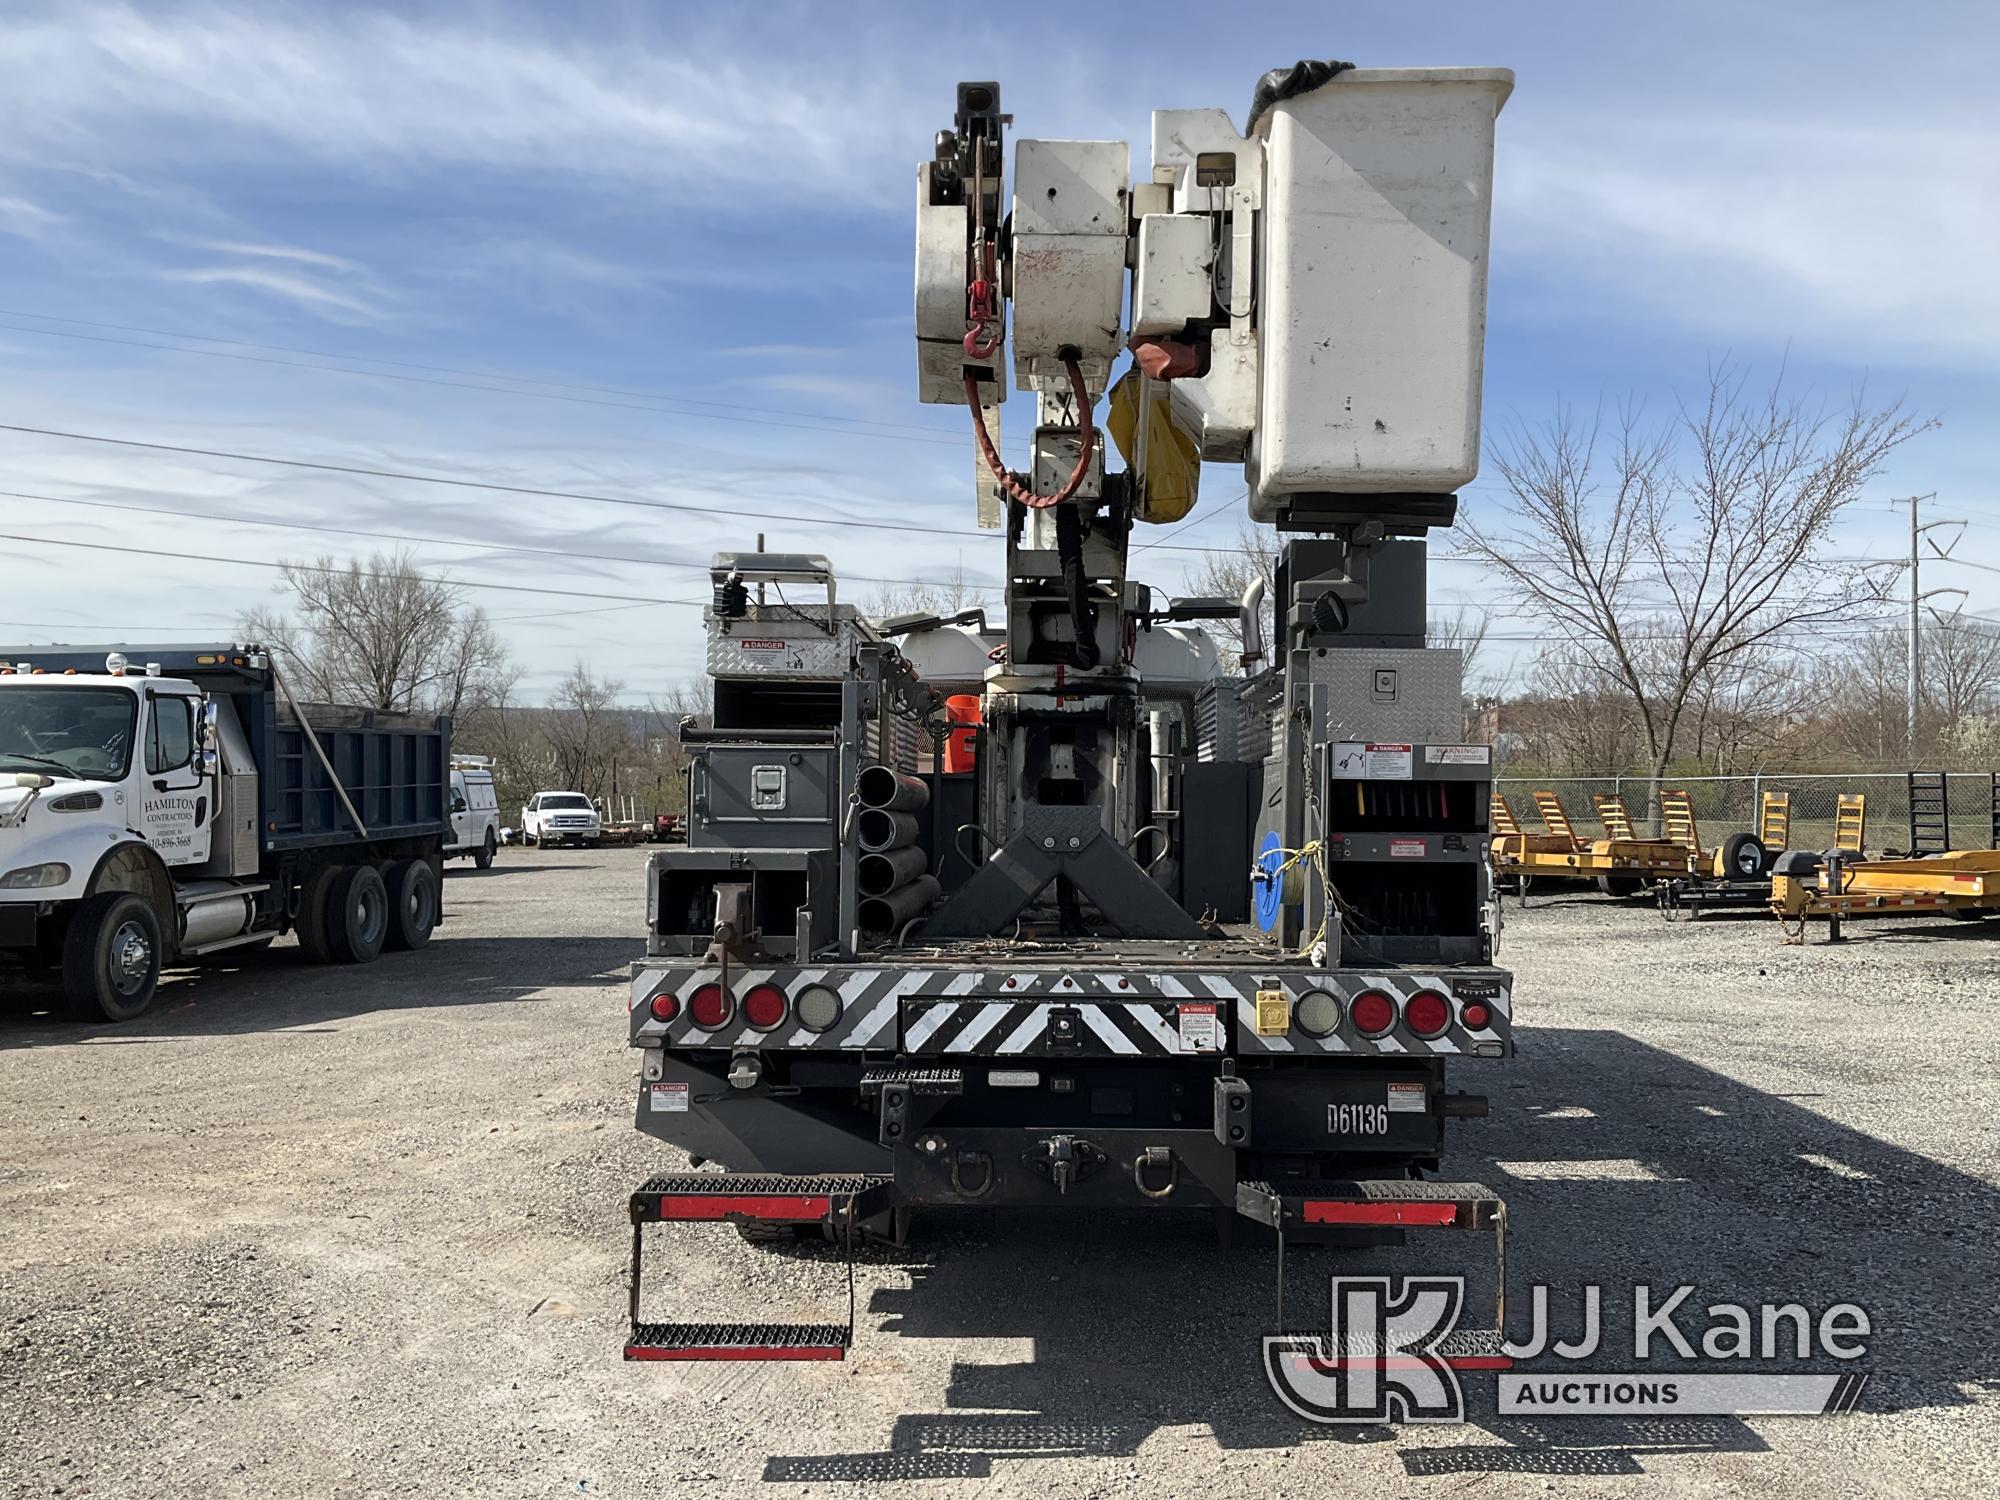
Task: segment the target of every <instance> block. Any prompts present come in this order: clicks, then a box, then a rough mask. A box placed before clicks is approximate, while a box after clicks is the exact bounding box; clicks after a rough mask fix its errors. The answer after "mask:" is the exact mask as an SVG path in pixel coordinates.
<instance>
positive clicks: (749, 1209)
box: [659, 1193, 833, 1223]
mask: <svg viewBox="0 0 2000 1500" xmlns="http://www.w3.org/2000/svg"><path fill="white" fill-rule="evenodd" d="M832 1211H833V1199H832V1198H830V1197H828V1196H827V1195H826V1194H824V1193H821V1194H819V1195H818V1196H816V1197H809V1198H796V1197H793V1196H791V1195H790V1194H788V1193H774V1194H765V1193H663V1194H661V1196H660V1207H659V1216H660V1219H661V1220H662V1222H669V1223H670V1222H673V1221H675V1220H680V1219H700V1220H714V1219H732V1218H736V1217H739V1216H741V1217H743V1218H746V1219H767V1220H778V1221H798V1222H803V1223H818V1222H819V1221H820V1220H821V1219H824V1218H825V1217H826V1216H827V1215H828V1214H829V1213H831V1212H832Z"/></svg>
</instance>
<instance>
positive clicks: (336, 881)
mask: <svg viewBox="0 0 2000 1500" xmlns="http://www.w3.org/2000/svg"><path fill="white" fill-rule="evenodd" d="M389 925H390V906H389V888H388V887H387V886H386V885H384V884H383V883H382V877H381V876H380V875H378V874H377V873H376V871H375V867H374V866H373V865H348V866H345V867H344V868H343V869H341V870H340V871H338V872H337V873H336V874H335V875H334V877H333V881H332V883H331V884H330V885H329V886H328V887H327V892H326V937H327V946H328V947H329V948H331V949H332V951H333V957H334V961H335V962H336V963H343V964H365V963H372V962H373V961H374V960H375V959H376V958H378V957H379V956H380V955H381V952H382V944H383V942H384V941H385V940H387V938H388V936H389Z"/></svg>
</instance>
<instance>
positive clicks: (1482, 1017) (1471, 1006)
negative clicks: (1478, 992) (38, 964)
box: [1458, 1000, 1493, 1031]
mask: <svg viewBox="0 0 2000 1500" xmlns="http://www.w3.org/2000/svg"><path fill="white" fill-rule="evenodd" d="M1458 1017H1459V1019H1460V1020H1461V1021H1463V1022H1465V1024H1466V1026H1467V1027H1468V1028H1469V1029H1471V1030H1473V1031H1484V1030H1485V1029H1486V1025H1487V1023H1488V1022H1489V1021H1491V1020H1492V1019H1493V1012H1492V1011H1490V1010H1488V1009H1487V1008H1486V1007H1485V1006H1484V1005H1482V1004H1480V1003H1479V1002H1478V1001H1477V1000H1472V1001H1468V1002H1467V1003H1466V1006H1465V1009H1463V1010H1461V1011H1460V1012H1459V1013H1458Z"/></svg>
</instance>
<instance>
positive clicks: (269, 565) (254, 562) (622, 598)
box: [0, 531, 709, 609]
mask: <svg viewBox="0 0 2000 1500" xmlns="http://www.w3.org/2000/svg"><path fill="white" fill-rule="evenodd" d="M0 541H6V542H26V543H28V544H30V545H32V546H38V547H80V548H82V549H83V550H85V551H87V552H117V553H121V554H123V555H125V556H127V557H166V558H172V559H173V560H174V561H176V562H207V563H222V564H224V565H226V566H228V567H233V568H263V569H266V570H268V571H272V572H284V571H285V570H286V569H291V570H292V571H294V572H300V573H321V574H327V575H333V574H340V575H343V576H346V575H350V574H353V573H359V574H360V575H361V576H362V577H363V578H378V579H379V578H394V577H396V576H397V575H395V574H393V573H377V572H372V571H370V570H369V569H367V568H326V567H321V566H319V565H318V564H317V563H279V562H265V561H263V560H262V559H260V558H254V557H217V556H215V555H214V554H213V553H207V552H168V551H166V550H165V549H163V548H159V547H119V546H114V545H113V544H111V543H110V542H78V541H71V540H68V539H67V538H63V537H52V536H27V535H24V534H22V533H20V532H13V531H0ZM452 587H453V588H463V589H486V590H488V591H490V592H493V593H500V594H545V595H548V596H550V597H552V598H557V599H615V600H617V601H619V602H620V603H624V604H634V605H638V604H666V605H678V606H684V607H687V608H690V609H699V608H701V607H702V606H703V605H705V604H707V603H708V602H709V601H708V600H706V599H647V598H642V597H639V596H636V595H632V594H605V593H596V592H590V593H586V592H584V591H583V590H581V589H551V588H542V587H540V586H538V585H535V584H527V583H473V582H469V581H466V580H461V579H453V580H452Z"/></svg>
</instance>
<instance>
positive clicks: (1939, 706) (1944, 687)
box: [1905, 613, 2000, 733]
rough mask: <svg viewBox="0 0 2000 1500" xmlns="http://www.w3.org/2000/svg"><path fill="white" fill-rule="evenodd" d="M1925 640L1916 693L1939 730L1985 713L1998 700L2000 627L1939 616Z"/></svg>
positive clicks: (1999, 695)
mask: <svg viewBox="0 0 2000 1500" xmlns="http://www.w3.org/2000/svg"><path fill="white" fill-rule="evenodd" d="M1924 636H1925V639H1924V642H1923V660H1924V675H1923V681H1922V682H1921V683H1920V684H1918V690H1919V692H1920V693H1921V694H1922V695H1923V698H1924V701H1925V704H1926V706H1927V707H1928V708H1929V709H1930V710H1931V712H1932V714H1933V715H1934V716H1935V717H1936V719H1937V720H1938V725H1937V732H1938V733H1945V732H1947V731H1949V730H1951V729H1952V728H1953V726H1955V725H1956V724H1958V723H1959V722H1960V721H1961V720H1964V719H1968V718H1973V717H1977V716H1981V715H1984V714H1987V713H1989V712H1990V711H1991V710H1992V709H1993V707H1994V704H1995V699H1996V697H2000V629H1996V628H1995V627H1994V626H1992V625H1990V624H1987V623H1986V622H1985V621H1983V620H1971V619H1967V618H1966V617H1965V616H1964V615H1963V614H1959V613H1954V614H1942V613H1937V614H1934V616H1933V620H1932V624H1931V627H1930V628H1929V629H1928V630H1926V631H1925V632H1924ZM1905 670H1907V668H1906V669H1905Z"/></svg>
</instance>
